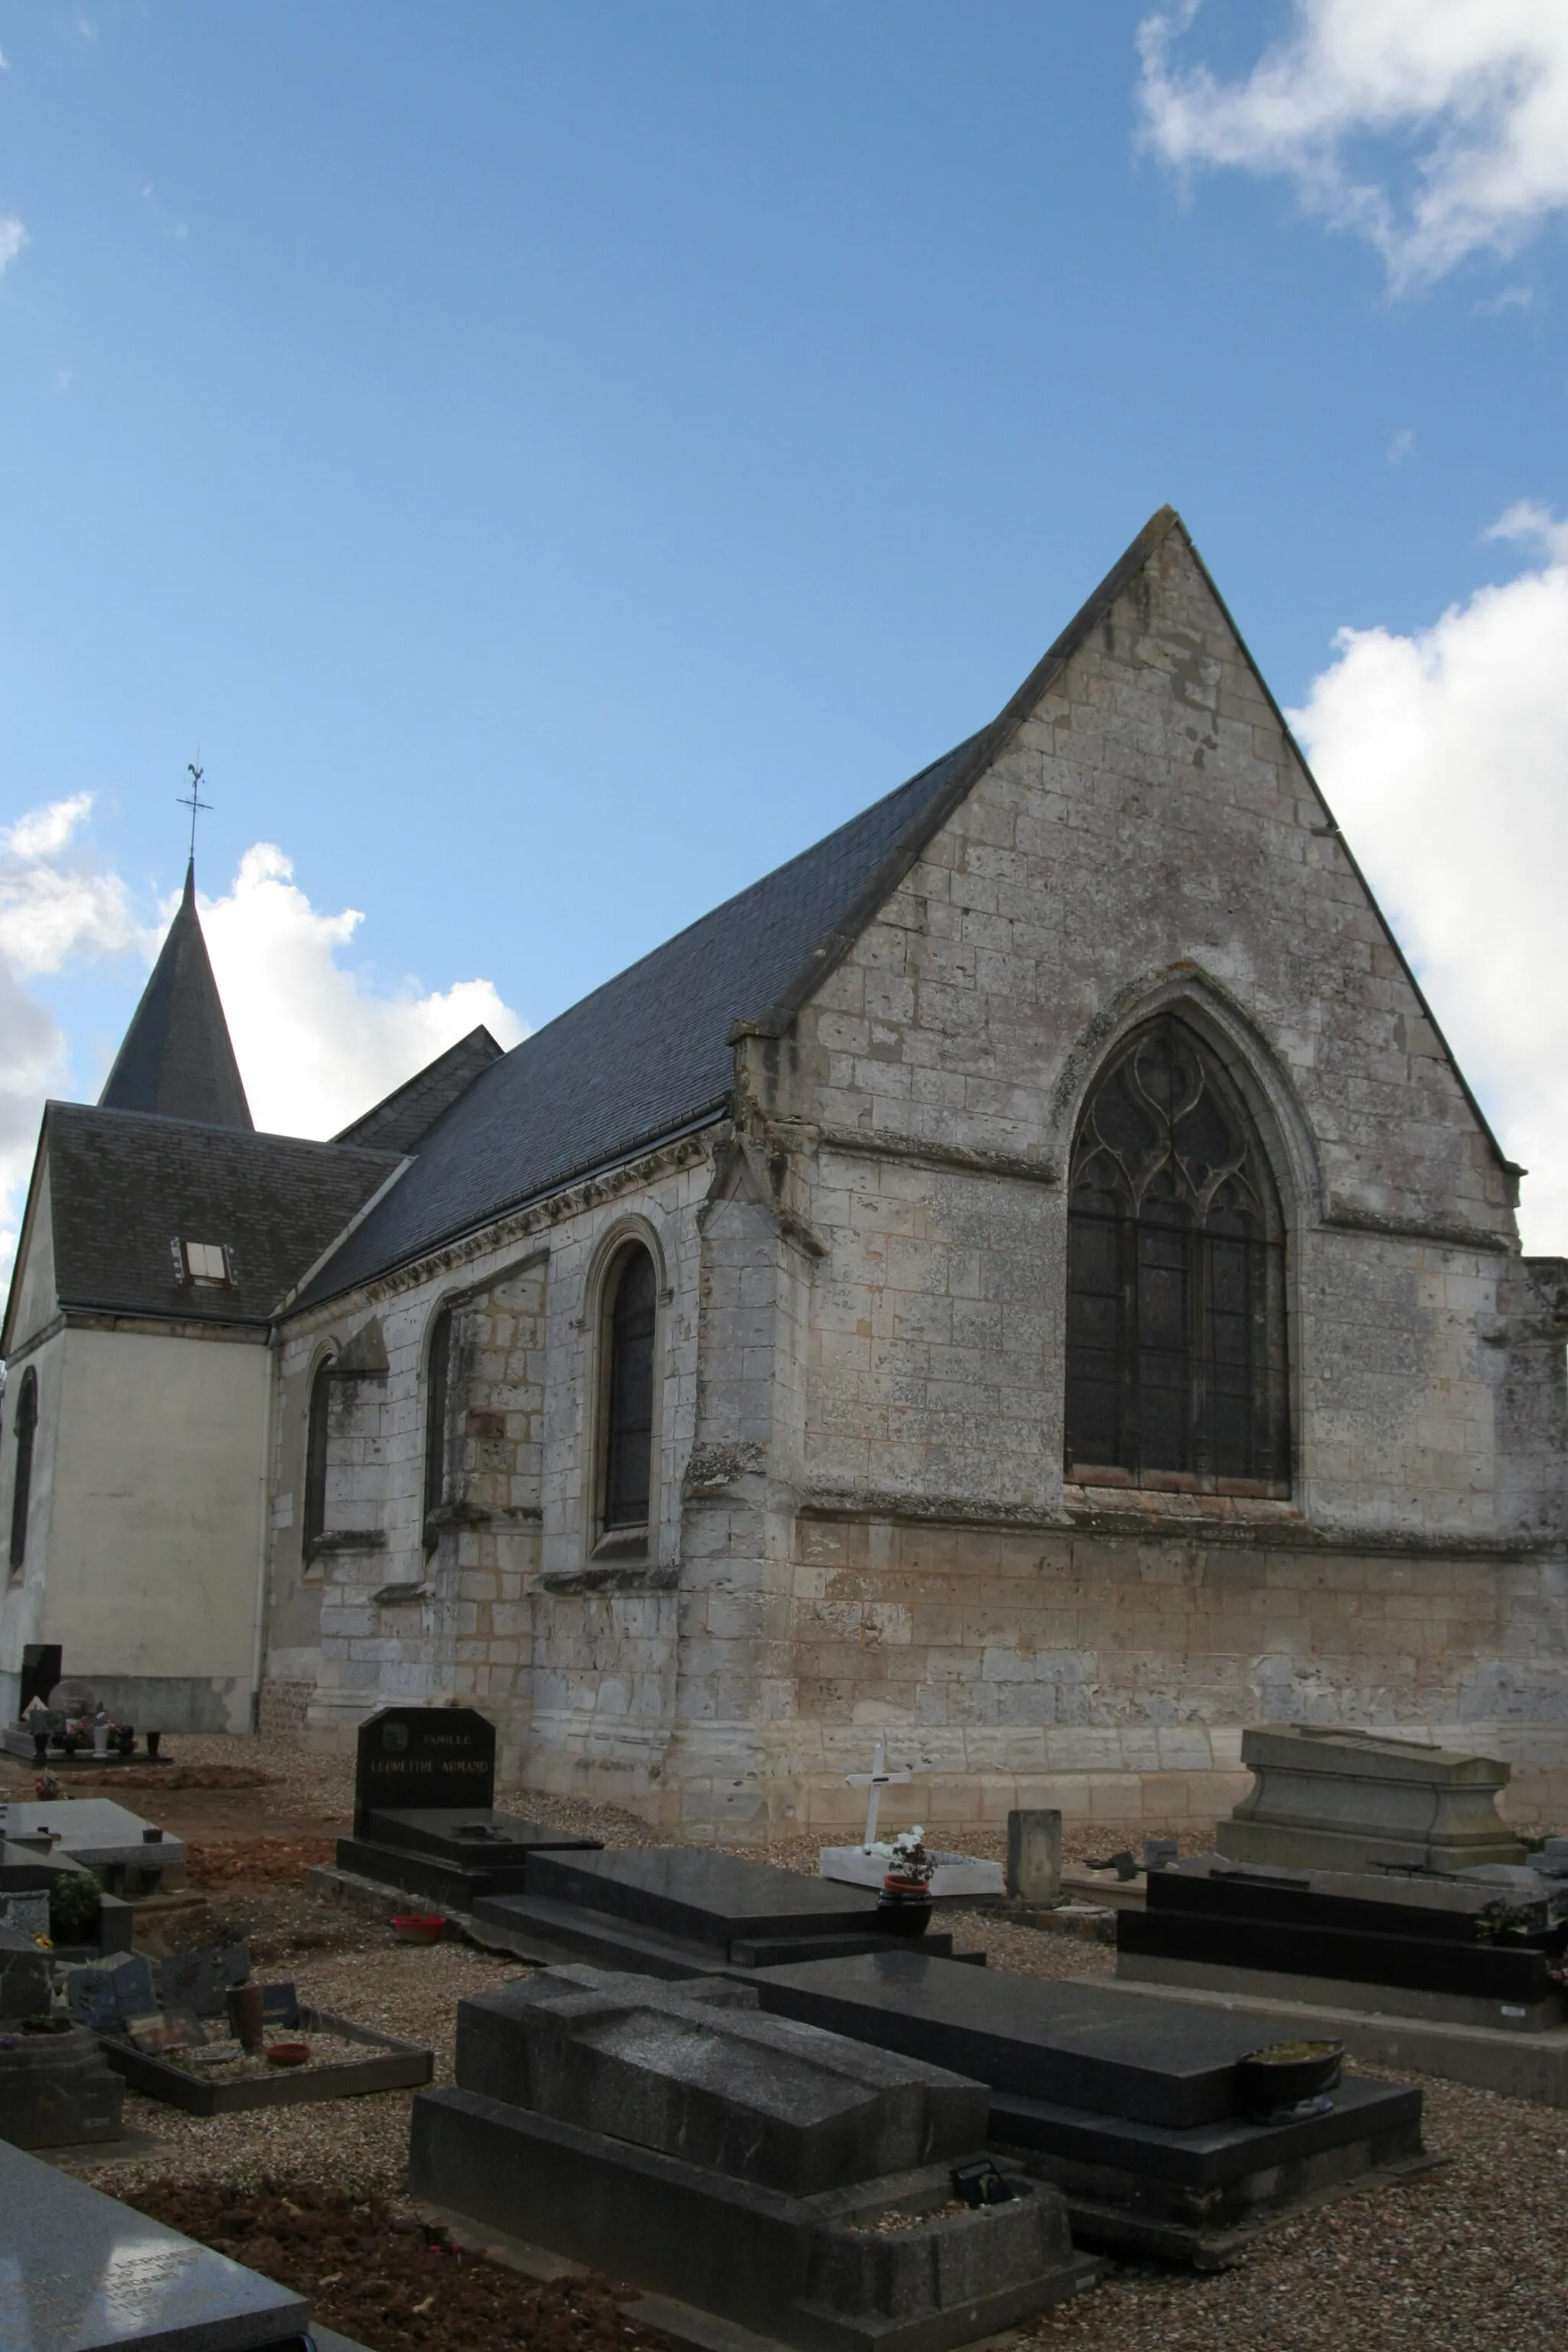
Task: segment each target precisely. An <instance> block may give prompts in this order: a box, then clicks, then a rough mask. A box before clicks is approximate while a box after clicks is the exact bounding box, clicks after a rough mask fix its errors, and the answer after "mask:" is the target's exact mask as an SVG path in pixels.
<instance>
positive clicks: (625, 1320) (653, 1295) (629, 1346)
mask: <svg viewBox="0 0 1568 2352" xmlns="http://www.w3.org/2000/svg"><path fill="white" fill-rule="evenodd" d="M657 1311H658V1276H657V1275H656V1274H655V1272H654V1265H653V1260H652V1258H651V1257H650V1256H649V1255H648V1254H647V1250H646V1249H644V1248H643V1247H642V1246H641V1244H637V1246H636V1247H634V1248H632V1249H629V1250H627V1252H626V1255H625V1256H624V1257H623V1258H622V1260H621V1262H620V1265H619V1266H618V1267H617V1268H616V1270H615V1272H614V1274H613V1275H612V1276H611V1281H610V1286H609V1312H608V1315H607V1317H606V1318H605V1319H606V1326H607V1328H606V1333H605V1339H606V1346H607V1353H608V1358H609V1361H608V1367H607V1370H608V1380H607V1382H606V1387H605V1489H604V1526H605V1533H606V1534H609V1533H612V1532H613V1531H614V1530H615V1529H616V1528H645V1527H647V1517H648V1501H649V1496H650V1495H651V1493H652V1486H653V1339H654V1323H655V1320H656V1317H657Z"/></svg>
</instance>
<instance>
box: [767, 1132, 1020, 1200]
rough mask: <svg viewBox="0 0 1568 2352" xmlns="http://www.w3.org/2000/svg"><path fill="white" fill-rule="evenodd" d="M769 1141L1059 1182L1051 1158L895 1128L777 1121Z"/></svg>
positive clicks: (798, 1147)
mask: <svg viewBox="0 0 1568 2352" xmlns="http://www.w3.org/2000/svg"><path fill="white" fill-rule="evenodd" d="M768 1137H769V1140H770V1141H774V1142H777V1143H780V1144H782V1145H783V1146H784V1149H785V1150H816V1151H847V1152H849V1153H851V1154H852V1155H853V1156H854V1157H855V1158H856V1159H859V1160H904V1161H906V1162H908V1163H909V1164H910V1165H911V1166H914V1167H919V1168H940V1169H942V1170H944V1171H956V1172H957V1173H959V1174H960V1175H964V1176H1001V1177H1006V1178H1009V1179H1011V1180H1013V1181H1018V1182H1023V1183H1026V1184H1059V1183H1060V1181H1061V1171H1060V1170H1059V1169H1058V1167H1057V1165H1056V1163H1055V1162H1054V1161H1053V1160H1032V1159H1030V1158H1029V1157H1028V1155H1027V1154H1026V1153H1025V1152H1021V1151H990V1150H984V1149H982V1148H978V1147H976V1148H971V1147H970V1146H969V1145H967V1144H962V1143H942V1142H936V1141H931V1140H929V1139H927V1138H925V1137H924V1136H919V1135H903V1134H900V1132H899V1131H898V1130H897V1129H891V1128H873V1129H862V1128H858V1127H818V1126H816V1125H815V1124H814V1123H813V1122H812V1121H811V1120H809V1119H773V1120H771V1121H770V1122H769V1126H768Z"/></svg>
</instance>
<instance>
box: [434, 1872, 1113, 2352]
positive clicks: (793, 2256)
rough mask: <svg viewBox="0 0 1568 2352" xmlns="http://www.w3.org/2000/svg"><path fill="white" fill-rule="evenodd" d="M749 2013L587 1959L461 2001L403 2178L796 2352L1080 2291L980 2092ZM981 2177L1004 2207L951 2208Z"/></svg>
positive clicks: (911, 2335) (713, 1994) (1055, 2219)
mask: <svg viewBox="0 0 1568 2352" xmlns="http://www.w3.org/2000/svg"><path fill="white" fill-rule="evenodd" d="M807 1883H808V1884H809V1883H810V1882H807ZM755 2001H756V1995H755V1993H754V1991H752V1989H751V1988H750V1987H749V1986H743V1985H739V1984H736V1983H734V1982H715V1983H702V1984H698V1983H691V1984H682V1985H668V1984H660V1983H657V1982H655V1981H653V1980H652V1979H648V1978H646V1977H639V1976H634V1975H628V1974H625V1973H619V1972H614V1971H609V1970H600V1969H592V1968H585V1967H566V1968H559V1969H545V1970H542V1972H540V1973H539V1974H538V1975H535V1976H531V1977H527V1978H524V1979H521V1980H520V1981H519V1982H517V1983H515V1984H509V1985H501V1986H498V1987H497V1988H496V1989H495V1990H493V1991H489V1992H483V1993H479V1994H476V1995H473V1996H472V1997H470V1998H469V1999H468V2000H463V2001H460V2002H459V2003H458V2045H457V2060H456V2083H455V2086H454V2087H453V2088H451V2089H449V2090H445V2089H444V2090H437V2091H426V2092H421V2093H420V2094H419V2095H417V2096H416V2099H415V2102H414V2126H413V2138H412V2147H411V2156H410V2173H409V2177H410V2186H411V2187H412V2189H413V2190H414V2192H415V2194H416V2195H417V2196H423V2197H426V2198H428V2199H430V2200H432V2201H434V2202H435V2203H437V2204H440V2205H444V2206H447V2207H449V2208H452V2209H455V2210H457V2211H458V2212H460V2213H466V2214H469V2215H472V2216H473V2217H474V2219H475V2220H477V2221H482V2222H485V2223H487V2224H489V2226H490V2227H492V2228H498V2229H501V2230H504V2231H508V2232H509V2233H510V2234H511V2235H513V2236H516V2237H520V2238H523V2239H525V2240H527V2241H529V2242H531V2243H532V2244H534V2245H539V2246H545V2247H549V2248H550V2249H551V2250H552V2252H558V2253H562V2254H564V2255H567V2256H568V2257H569V2258H571V2259H572V2260H574V2261H576V2262H582V2263H589V2264H591V2265H592V2266H593V2267H594V2268H595V2270H599V2271H603V2272H606V2273H609V2274H610V2275H611V2276H613V2277H619V2278H627V2279H631V2280H634V2281H636V2282H637V2284H639V2285H641V2286H644V2287H646V2288H648V2289H649V2290H651V2291H653V2292H655V2293H657V2294H666V2295H673V2296H676V2297H678V2298H679V2300H680V2301H681V2302H684V2303H687V2304H691V2305H697V2306H698V2307H699V2308H700V2310H702V2311H705V2312H709V2313H714V2314H717V2315H720V2316H721V2318H724V2319H729V2320H732V2321H738V2322H739V2323H740V2324H741V2325H742V2326H745V2327H749V2328H753V2329H756V2330H759V2331H760V2332H761V2333H763V2335H765V2336H768V2337H770V2338H773V2339H774V2340H775V2341H779V2342H783V2343H785V2344H790V2345H794V2346H796V2347H799V2352H852V2347H866V2352H945V2347H950V2346H957V2345H962V2344H966V2343H969V2342H972V2341H973V2339H974V2338H975V2337H977V2336H986V2335H990V2334H992V2333H994V2331H995V2330H997V2329H999V2328H1003V2327H1007V2326H1013V2325H1015V2324H1016V2322H1018V2321H1020V2320H1022V2319H1025V2318H1027V2317H1028V2316H1029V2315H1031V2314H1033V2313H1035V2312H1037V2311H1040V2310H1043V2309H1045V2308H1046V2307H1047V2305H1050V2304H1052V2303H1055V2302H1058V2301H1059V2300H1060V2299H1061V2298H1062V2297H1063V2296H1064V2295H1067V2294H1071V2293H1073V2292H1074V2291H1075V2289H1077V2288H1078V2287H1079V2286H1081V2285H1083V2284H1087V2283H1088V2281H1089V2278H1090V2277H1092V2275H1093V2273H1094V2268H1095V2266H1094V2264H1092V2263H1087V2262H1085V2261H1084V2259H1083V2258H1082V2257H1081V2256H1079V2255H1077V2254H1075V2253H1074V2252H1073V2250H1072V2246H1071V2242H1070V2240H1069V2236H1068V2225H1067V2217H1066V2213H1065V2211H1064V2209H1063V2206H1062V2200H1061V2199H1060V2198H1059V2197H1058V2196H1057V2195H1056V2194H1055V2192H1054V2191H1053V2190H1052V2189H1048V2188H1047V2187H1045V2186H1043V2185H1039V2184H1031V2183H1030V2182H1029V2181H1028V2180H1026V2179H1024V2178H1023V2177H1021V2176H1020V2175H1019V2174H1018V2173H1017V2172H1016V2170H1015V2171H1014V2172H1013V2173H1012V2175H1011V2176H1007V2175H1005V2174H1004V2175H1003V2176H1002V2177H1001V2179H999V2180H996V2179H994V2169H995V2168H986V2167H984V2136H985V2115H986V2106H987V2094H986V2092H985V2091H984V2088H983V2087H982V2086H981V2085H980V2084H977V2083H973V2082H966V2081H964V2080H963V2077H962V2076H960V2075H958V2074H952V2073H950V2072H949V2071H948V2070H947V2069H946V2068H944V2067H941V2066H935V2065H931V2064H930V2063H924V2062H921V2061H920V2060H912V2059H909V2058H902V2057H894V2056H889V2054H888V2053H885V2052H883V2051H879V2050H875V2049H871V2048H868V2047H867V2046H865V2045H864V2044H862V2043H860V2042H851V2041H846V2040H844V2039H843V2038H842V2037H841V2036H839V2035H837V2034H833V2033H825V2032H818V2031H816V2030H815V2029H814V2028H812V2027H809V2026H801V2025H798V2024H795V2023H794V2022H792V2021H789V2020H786V2019H784V2018H777V2017H765V2016H763V2015H762V2014H760V2013H759V2011H757V2009H756V2007H755ZM976 2163H979V2164H980V2165H981V2167H982V2169H983V2170H984V2171H985V2172H986V2173H987V2175H988V2176H990V2177H991V2179H992V2180H993V2183H994V2187H995V2188H996V2189H999V2190H1000V2191H1001V2195H1002V2200H1003V2201H998V2202H996V2203H994V2204H989V2205H984V2206H976V2207H974V2208H973V2209H970V2208H969V2207H967V2206H966V2207H965V2208H964V2209H963V2210H958V2211H953V2210H950V2209H951V2208H952V2205H953V2203H954V2195H955V2182H954V2174H955V2171H958V2170H962V2169H964V2168H968V2167H971V2166H973V2165H975V2164H976ZM1009 2192H1010V2193H1009ZM889 2216H896V2217H898V2226H896V2227H895V2228H894V2229H893V2230H891V2231H887V2230H885V2229H883V2228H879V2224H880V2223H884V2222H885V2221H886V2220H887V2219H888V2217H889Z"/></svg>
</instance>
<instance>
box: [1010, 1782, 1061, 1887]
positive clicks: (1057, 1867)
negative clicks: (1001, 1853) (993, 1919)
mask: <svg viewBox="0 0 1568 2352" xmlns="http://www.w3.org/2000/svg"><path fill="white" fill-rule="evenodd" d="M1006 1884H1007V1892H1008V1894H1009V1895H1012V1896H1013V1897H1014V1898H1015V1900H1016V1901H1017V1902H1020V1903H1035V1904H1038V1905H1039V1906H1041V1907H1042V1908H1044V1907H1045V1906H1047V1905H1049V1904H1052V1903H1056V1902H1058V1901H1059V1900H1060V1897H1061V1891H1062V1817H1061V1814H1060V1813H1059V1812H1058V1811H1057V1810H1056V1809H1055V1808H1054V1807H1047V1806H1039V1807H1036V1808H1030V1809H1028V1810H1026V1811H1018V1812H1012V1813H1009V1814H1008V1816H1007V1880H1006Z"/></svg>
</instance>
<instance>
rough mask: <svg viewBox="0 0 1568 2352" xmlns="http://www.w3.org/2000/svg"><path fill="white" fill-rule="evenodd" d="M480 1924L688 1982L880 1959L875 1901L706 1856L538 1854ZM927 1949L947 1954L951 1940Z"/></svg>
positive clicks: (570, 1955)
mask: <svg viewBox="0 0 1568 2352" xmlns="http://www.w3.org/2000/svg"><path fill="white" fill-rule="evenodd" d="M474 1916H475V1917H476V1918H478V1919H479V1920H482V1921H484V1922H485V1923H486V1924H487V1925H488V1926H490V1927H502V1928H505V1929H507V1930H509V1931H510V1934H511V1935H512V1936H513V1937H516V1938H517V1939H518V1946H517V1948H519V1949H522V1948H528V1949H530V1950H531V1951H535V1952H538V1953H540V1954H542V1956H543V1957H545V1958H560V1959H584V1960H592V1961H595V1962H597V1963H598V1964H600V1965H601V1966H603V1967H605V1968H618V1969H638V1970H640V1971H641V1973H643V1974H644V1975H646V1976H657V1977H693V1976H700V1975H704V1974H712V1973H714V1972H716V1971H718V1970H721V1969H725V1968H727V1967H728V1968H761V1967H766V1966H768V1965H769V1964H770V1963H771V1962H774V1961H779V1960H789V1959H817V1958H830V1957H832V1956H834V1955H848V1954H850V1953H853V1952H876V1951H881V1950H883V1949H884V1948H886V1946H887V1944H888V1942H889V1940H890V1938H889V1932H888V1930H887V1928H886V1927H884V1926H882V1925H880V1924H879V1913H878V1906H877V1897H876V1896H875V1895H873V1894H871V1893H869V1892H868V1890H866V1889H864V1888H861V1887H857V1886H835V1885H830V1884H829V1883H828V1882H827V1881H826V1880H825V1879H820V1878H803V1877H801V1876H800V1874H798V1873H797V1872H795V1871H793V1870H780V1869H778V1868H776V1867H775V1866H774V1865H773V1864H771V1863H765V1862H752V1861H750V1860H748V1859H747V1858H746V1857H744V1856H743V1855H741V1854H735V1853H715V1852H714V1851H713V1850H712V1848H711V1847H709V1846H638V1847H632V1848H629V1849H628V1848H616V1849H613V1850H612V1851H610V1852H608V1853H541V1854H539V1855H538V1856H537V1857H536V1858H535V1860H534V1861H533V1862H532V1863H531V1864H530V1866H529V1874H528V1890H527V1893H526V1894H524V1895H489V1896H481V1897H480V1899H479V1901H478V1902H477V1903H476V1904H475V1906H474ZM921 1943H922V1947H923V1948H926V1949H928V1950H931V1951H940V1952H942V1953H943V1954H950V1953H951V1952H952V1937H951V1936H949V1935H945V1934H942V1933H940V1932H937V1933H929V1932H928V1933H927V1934H926V1935H925V1936H924V1937H922V1938H921Z"/></svg>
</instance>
